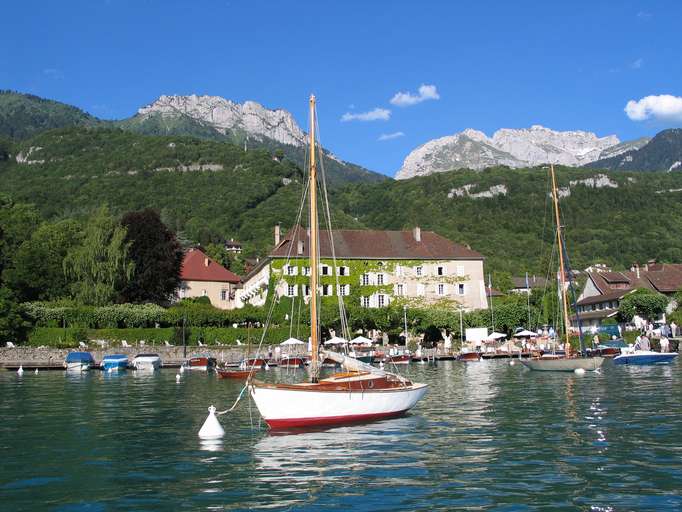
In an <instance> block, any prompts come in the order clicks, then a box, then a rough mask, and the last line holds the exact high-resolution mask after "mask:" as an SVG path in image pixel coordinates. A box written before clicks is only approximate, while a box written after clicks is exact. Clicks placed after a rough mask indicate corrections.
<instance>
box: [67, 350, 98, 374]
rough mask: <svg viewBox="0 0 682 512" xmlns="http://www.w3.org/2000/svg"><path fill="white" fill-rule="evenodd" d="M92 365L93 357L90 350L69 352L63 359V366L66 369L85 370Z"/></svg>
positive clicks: (93, 364) (93, 363) (93, 362)
mask: <svg viewBox="0 0 682 512" xmlns="http://www.w3.org/2000/svg"><path fill="white" fill-rule="evenodd" d="M93 366H95V359H94V358H93V357H92V354H91V353H90V352H69V353H68V354H67V355H66V359H65V360H64V367H65V368H66V369H67V370H75V371H79V372H85V371H88V370H89V369H90V368H92V367H93Z"/></svg>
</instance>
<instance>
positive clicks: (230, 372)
mask: <svg viewBox="0 0 682 512" xmlns="http://www.w3.org/2000/svg"><path fill="white" fill-rule="evenodd" d="M216 373H217V374H218V378H219V379H247V378H248V377H249V374H250V373H251V370H234V369H227V368H218V369H216Z"/></svg>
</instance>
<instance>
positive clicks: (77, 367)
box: [65, 362, 90, 372]
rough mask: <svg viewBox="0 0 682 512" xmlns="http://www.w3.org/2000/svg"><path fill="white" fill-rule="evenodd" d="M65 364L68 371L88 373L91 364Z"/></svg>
mask: <svg viewBox="0 0 682 512" xmlns="http://www.w3.org/2000/svg"><path fill="white" fill-rule="evenodd" d="M65 364H66V370H67V371H70V372H87V371H88V370H90V363H85V362H74V363H65Z"/></svg>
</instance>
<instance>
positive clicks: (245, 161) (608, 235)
mask: <svg viewBox="0 0 682 512" xmlns="http://www.w3.org/2000/svg"><path fill="white" fill-rule="evenodd" d="M167 98H172V97H167ZM188 98H189V97H188ZM198 98H201V97H198ZM197 101H198V100H197ZM199 103H202V104H203V102H200V101H199ZM155 104H156V106H154V105H155ZM3 105H4V107H3ZM180 105H181V106H182V108H180V107H178V105H177V100H173V99H164V100H163V101H160V102H155V103H152V105H150V106H148V107H143V108H142V109H140V111H139V112H138V113H137V114H136V115H135V116H133V117H132V118H129V119H128V120H125V121H126V122H129V123H130V124H131V125H135V126H134V127H127V128H126V127H125V126H123V123H124V121H119V122H108V121H102V120H99V119H97V118H94V117H92V116H89V115H88V114H86V113H84V112H82V111H80V110H78V109H75V108H74V107H69V106H68V105H63V104H60V103H57V102H50V101H46V100H42V99H40V98H35V97H28V96H24V95H16V94H4V95H3V94H0V132H1V133H2V134H3V135H4V137H3V136H0V193H2V195H3V196H4V195H9V196H10V197H11V198H12V199H13V200H14V201H18V202H29V203H33V204H35V205H36V207H37V208H38V209H39V211H40V213H41V214H42V216H43V217H44V218H46V219H63V218H72V217H76V218H83V217H85V216H86V215H88V213H89V212H91V211H92V210H93V209H95V208H97V207H98V206H99V205H101V204H108V205H109V207H110V208H111V210H112V211H113V212H114V213H115V214H118V215H120V214H122V213H124V212H127V211H131V210H138V209H141V208H145V207H152V208H156V209H158V210H159V211H160V212H161V214H162V218H163V220H164V222H166V224H167V225H169V226H170V227H171V228H172V229H173V230H175V231H176V232H179V233H181V236H182V237H184V238H185V239H187V240H188V241H191V242H200V243H202V244H206V243H208V242H212V241H213V242H215V241H220V240H224V239H226V238H230V237H234V238H237V239H239V240H240V241H242V242H243V243H244V249H245V254H246V255H248V256H264V255H265V254H267V252H268V250H269V248H270V246H271V243H272V229H273V226H274V225H275V224H276V223H281V224H282V226H283V227H284V228H285V229H286V228H287V227H289V226H291V225H292V224H293V222H294V219H295V216H296V205H298V204H299V201H300V196H301V192H302V184H303V180H304V173H303V171H302V170H301V168H302V166H301V165H300V164H299V163H298V162H297V161H296V160H295V159H294V158H291V157H287V154H284V153H285V152H286V151H290V152H292V153H291V154H294V155H295V154H297V153H296V152H302V151H304V149H303V148H302V147H300V146H296V145H295V144H284V143H282V142H281V140H285V139H284V138H285V137H295V136H296V134H297V133H298V132H297V131H296V130H295V129H290V128H287V127H286V126H285V125H286V115H285V114H280V115H281V116H282V117H280V118H279V119H280V121H279V122H278V123H279V124H278V123H275V122H274V120H275V119H276V116H275V115H274V114H273V115H272V116H270V115H268V119H269V120H271V121H273V124H272V125H267V124H265V123H264V122H263V120H262V119H261V120H254V119H251V120H249V116H250V115H251V114H248V112H255V113H254V114H253V115H254V116H256V117H258V115H259V114H258V110H259V109H258V108H257V107H255V106H248V105H238V104H230V103H229V102H227V100H225V103H223V102H222V101H218V104H217V105H216V106H215V108H213V109H212V110H209V111H206V110H203V111H201V110H197V109H196V108H195V107H194V106H192V101H187V102H185V101H184V100H183V101H181V102H180ZM152 107H153V108H152ZM266 110H267V109H266ZM178 111H179V112H178ZM245 112H247V113H246V114H245ZM271 112H276V111H271ZM230 116H236V119H237V121H235V122H231V121H229V118H230ZM276 125H277V126H280V127H281V130H280V132H277V131H269V128H268V126H276ZM155 130H162V131H160V132H159V133H167V134H164V135H160V134H154V132H155ZM175 130H178V131H177V132H176V131H175ZM202 131H203V134H204V136H200V135H199V133H202ZM536 131H539V130H536ZM183 132H184V133H186V134H187V135H182V134H181V133H183ZM274 133H280V135H281V137H282V139H280V140H278V139H276V138H275V135H274ZM247 134H248V135H247ZM189 135H191V136H189ZM502 135H504V136H502ZM502 135H500V136H499V137H498V138H497V139H496V142H495V145H496V146H495V147H494V146H493V145H492V144H491V143H489V142H488V141H489V140H490V139H494V138H495V137H494V136H493V137H492V138H490V139H488V138H487V137H486V138H485V139H484V138H483V137H484V136H482V134H480V132H478V133H472V132H469V135H467V137H468V138H470V139H471V140H474V141H476V140H475V139H478V142H479V143H481V144H483V143H485V144H486V145H487V147H489V148H491V149H490V151H491V152H492V151H493V150H495V151H499V152H500V153H504V154H505V155H510V154H511V153H510V151H509V147H508V146H509V144H512V143H513V144H516V145H518V144H520V143H519V137H518V136H517V135H515V134H509V133H507V132H503V134H502ZM232 137H236V138H237V140H238V141H240V143H239V144H235V143H233V141H232V140H231V138H232ZM247 137H248V140H247ZM547 138H548V139H550V140H554V144H555V147H556V146H557V145H558V143H557V142H556V140H561V138H559V139H556V138H555V139H552V138H551V137H549V136H548V137H547ZM581 139H582V140H583V146H582V150H583V153H581V154H583V155H586V154H589V152H590V151H587V150H589V149H590V148H594V147H597V149H598V150H599V151H601V153H600V155H604V154H609V153H608V152H609V151H620V149H622V147H621V148H619V147H618V143H615V142H616V141H615V140H613V139H608V140H606V141H604V140H603V139H604V138H602V139H601V140H600V138H598V137H596V136H593V137H590V136H589V135H588V136H583V137H581ZM680 140H682V133H680V130H666V131H664V132H661V133H660V134H658V135H657V136H656V137H654V138H653V139H652V140H651V141H650V142H649V143H648V144H646V145H644V146H643V147H642V148H641V149H639V150H637V151H634V152H633V151H632V150H631V151H630V152H628V151H626V152H625V153H621V154H619V155H617V156H616V157H615V159H613V162H612V165H613V166H614V168H617V166H618V164H619V163H620V162H622V161H623V159H625V158H627V157H630V156H631V157H632V162H634V163H635V164H636V165H642V166H652V167H653V168H656V167H658V166H661V165H663V164H665V165H666V167H665V169H664V170H665V171H667V170H668V168H669V167H670V165H668V160H667V159H668V158H671V157H672V156H673V155H674V154H678V155H679V144H678V142H679V141H680ZM510 141H511V142H510ZM576 141H577V139H576V138H574V139H573V143H572V144H573V145H572V146H571V145H568V144H566V145H564V148H566V147H569V148H572V151H577V150H576V149H575V148H576V147H577V146H578V143H577V142H576ZM244 142H246V143H247V146H248V151H245V150H244V146H243V143H244ZM505 144H507V146H505ZM497 146H499V147H497ZM602 146H606V147H602ZM282 148H284V149H282ZM280 149H281V152H280V151H279V150H280ZM527 149H528V151H527V152H526V153H525V154H526V155H529V154H530V155H532V154H535V153H534V152H535V151H536V150H535V149H534V147H530V148H527ZM515 151H516V150H515ZM676 151H677V152H678V153H675V152H676ZM555 153H556V154H559V153H558V150H557V151H556V152H555ZM658 153H660V155H658ZM516 154H517V156H514V159H515V160H517V161H520V160H521V159H522V158H527V156H523V154H521V153H518V152H517V153H516ZM647 154H648V155H650V156H649V157H647V158H644V157H645V156H646V155H647ZM657 155H658V156H660V157H661V158H659V157H658V156H657ZM512 156H513V155H512ZM507 158H508V157H507ZM576 158H577V157H576ZM583 158H584V157H583ZM589 158H592V157H589ZM636 159H639V160H636ZM328 160H329V161H331V162H337V161H336V160H334V159H333V158H332V157H328ZM678 160H680V158H679V157H678ZM608 161H610V159H608V160H597V161H595V162H592V163H591V164H590V165H597V164H598V163H599V162H608ZM581 162H584V159H583V160H581ZM632 162H630V161H629V160H627V163H632ZM337 163H338V162H337ZM489 163H494V159H493V160H491V161H490V162H489ZM339 165H341V164H339ZM338 169H339V173H338V174H337V177H338V181H337V186H336V187H334V189H333V190H330V195H331V201H330V202H331V208H332V211H331V214H332V218H333V219H334V226H335V227H338V228H355V229H408V228H411V227H414V226H415V225H420V226H421V227H422V228H424V229H429V230H434V231H436V232H438V233H439V234H441V235H443V236H446V237H448V238H450V239H452V240H456V241H458V242H461V243H467V244H470V245H471V246H472V248H474V249H476V250H478V251H480V252H481V253H483V254H484V255H485V256H486V265H487V266H488V267H487V268H489V269H491V270H492V271H493V272H495V271H505V272H510V273H515V274H518V275H522V273H523V272H525V271H533V272H541V271H542V270H543V269H545V270H546V268H547V261H546V258H548V257H549V256H550V255H551V254H552V251H551V247H552V240H553V236H552V232H551V228H548V227H547V226H548V224H547V222H546V219H547V218H548V217H547V212H546V211H544V207H546V205H547V174H546V172H544V171H542V170H541V169H538V168H537V167H536V168H531V169H510V168H509V167H503V166H494V167H490V168H488V169H485V170H483V171H471V170H454V171H449V172H440V173H435V174H433V175H430V176H423V177H414V178H412V179H409V180H390V179H382V180H381V181H373V180H374V178H372V179H367V178H365V177H364V175H363V174H353V173H351V172H349V171H348V167H345V166H341V167H339V168H338ZM557 174H558V181H559V187H560V195H561V198H562V199H561V201H562V212H563V215H564V223H565V225H566V237H567V240H568V243H569V251H570V254H571V257H572V263H573V264H574V266H575V267H577V268H583V267H584V266H586V265H588V264H590V263H594V262H598V261H602V262H606V263H609V264H612V265H616V266H621V267H623V266H627V265H629V264H631V263H632V262H633V261H645V260H647V259H649V258H658V259H660V260H664V261H677V262H679V261H682V228H681V226H682V213H680V212H678V211H677V210H676V209H675V208H671V207H670V205H671V204H676V203H677V202H678V201H679V195H680V194H681V193H682V173H678V172H649V173H643V172H630V171H628V170H624V169H623V166H621V167H620V170H618V171H617V172H613V171H602V170H595V169H590V168H585V167H582V168H570V167H559V168H558V169H557ZM356 176H359V177H360V178H361V179H355V177H356Z"/></svg>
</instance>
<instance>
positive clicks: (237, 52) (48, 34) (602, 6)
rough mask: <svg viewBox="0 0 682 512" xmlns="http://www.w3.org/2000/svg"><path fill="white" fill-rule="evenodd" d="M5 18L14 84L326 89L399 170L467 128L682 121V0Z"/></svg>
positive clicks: (124, 113) (325, 115)
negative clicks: (419, 151) (429, 145)
mask: <svg viewBox="0 0 682 512" xmlns="http://www.w3.org/2000/svg"><path fill="white" fill-rule="evenodd" d="M2 17H3V18H4V20H5V21H3V23H2V30H0V49H2V50H0V63H1V64H0V89H13V90H17V91H20V92H27V93H32V94H36V95H38V96H42V97H46V98H50V99H55V100H58V101H63V102H65V103H69V104H72V105H76V106H78V107H80V108H82V109H84V110H86V111H88V112H90V113H91V114H93V115H96V116H98V117H102V118H107V119H120V118H125V117H129V116H131V115H133V114H135V112H136V110H137V109H138V108H139V107H141V106H144V105H146V104H149V103H151V102H153V101H154V100H155V99H156V98H157V97H158V96H160V95H162V94H209V95H218V96H223V97H225V98H228V99H231V100H234V101H239V102H243V101H245V100H253V101H257V102H259V103H261V104H263V105H264V106H266V107H268V108H284V109H286V110H288V111H290V112H291V113H292V114H293V115H294V117H295V118H296V120H297V121H298V123H299V125H301V126H302V127H304V128H305V126H306V124H307V108H308V103H307V101H308V96H309V95H310V94H311V93H315V95H316V96H317V98H318V117H319V124H320V135H321V141H322V145H323V146H325V147H326V148H328V149H330V150H331V151H333V152H334V153H335V154H337V155H338V156H339V157H341V158H342V159H344V160H347V161H350V162H354V163H357V164H360V165H363V166H365V167H367V168H369V169H372V170H375V171H378V172H382V173H384V174H387V175H390V176H392V175H393V174H394V173H395V172H396V171H397V170H398V169H399V168H400V166H401V164H402V161H403V159H404V158H405V157H406V156H407V154H408V153H409V152H410V151H411V150H413V149H414V148H416V147H417V146H419V145H421V144H423V143H425V142H427V141H429V140H431V139H434V138H437V137H442V136H446V135H451V134H454V133H456V132H458V131H461V130H463V129H465V128H475V129H478V130H481V131H483V132H485V133H486V134H487V135H489V136H491V135H492V134H493V133H494V132H495V130H497V129H499V128H527V127H529V126H531V125H533V124H541V125H543V126H546V127H549V128H553V129H555V130H587V131H593V132H595V133H597V134H598V135H599V136H605V135H611V134H615V135H617V136H618V137H619V138H620V139H621V140H629V139H634V138H638V137H641V136H645V135H648V136H651V135H654V134H655V133H656V132H658V131H660V130H661V129H663V128H667V127H673V126H682V58H680V55H682V38H680V37H679V22H680V20H681V19H682V2H679V1H676V0H670V1H650V2H645V1H630V0H618V1H617V2H616V1H595V0H592V1H582V0H572V1H571V2H547V1H535V2H530V1H523V0H515V1H514V2H506V1H487V0H478V1H476V2H464V1H440V2H435V1H433V2H429V1H426V0H421V1H411V2H408V1H391V2H389V1H378V0H377V1H368V0H365V1H354V0H343V1H336V2H332V1H318V2H308V1H305V0H300V1H264V0H249V1H243V2H238V1H233V0H230V1H218V0H191V1H190V0H187V1H184V2H181V1H171V0H164V1H162V0H129V1H124V0H101V1H98V0H82V1H75V0H73V1H70V0H61V1H54V2H50V1H34V0H21V1H19V0H4V1H3V7H2ZM629 102H631V103H629ZM626 107H627V108H626Z"/></svg>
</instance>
